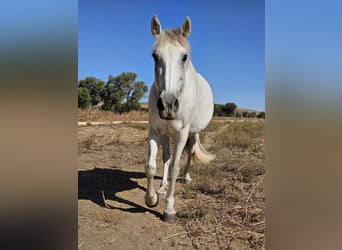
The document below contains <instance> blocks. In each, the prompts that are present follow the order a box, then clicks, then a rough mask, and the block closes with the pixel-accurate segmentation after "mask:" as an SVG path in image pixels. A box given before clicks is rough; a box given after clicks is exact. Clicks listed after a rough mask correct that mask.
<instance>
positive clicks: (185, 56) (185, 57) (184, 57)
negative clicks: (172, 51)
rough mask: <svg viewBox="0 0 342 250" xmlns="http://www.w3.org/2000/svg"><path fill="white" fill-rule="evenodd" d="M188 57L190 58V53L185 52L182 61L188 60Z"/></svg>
mask: <svg viewBox="0 0 342 250" xmlns="http://www.w3.org/2000/svg"><path fill="white" fill-rule="evenodd" d="M186 59H188V55H186V54H184V55H183V57H182V62H183V63H184V62H185V61H186Z"/></svg>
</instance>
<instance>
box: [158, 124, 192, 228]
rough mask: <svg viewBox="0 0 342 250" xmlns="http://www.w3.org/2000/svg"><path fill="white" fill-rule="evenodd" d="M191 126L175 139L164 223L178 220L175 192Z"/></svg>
mask: <svg viewBox="0 0 342 250" xmlns="http://www.w3.org/2000/svg"><path fill="white" fill-rule="evenodd" d="M188 135H189V125H188V126H186V127H185V128H183V129H182V130H181V131H180V132H179V133H177V134H176V137H175V150H174V155H173V158H172V161H171V164H170V189H169V190H168V193H167V196H166V209H165V211H164V218H163V219H164V221H167V222H174V221H175V219H176V211H175V209H174V208H173V204H174V191H175V186H176V180H177V177H178V174H179V160H180V157H181V154H182V151H183V149H184V146H185V144H186V141H187V139H188Z"/></svg>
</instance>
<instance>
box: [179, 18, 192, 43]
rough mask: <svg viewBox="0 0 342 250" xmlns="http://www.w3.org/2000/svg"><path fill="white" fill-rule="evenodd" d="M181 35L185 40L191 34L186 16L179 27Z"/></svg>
mask: <svg viewBox="0 0 342 250" xmlns="http://www.w3.org/2000/svg"><path fill="white" fill-rule="evenodd" d="M180 32H181V34H182V35H183V36H184V37H185V38H187V37H188V36H189V35H190V32H191V21H190V18H189V17H188V16H187V17H186V18H185V21H184V22H183V24H182V26H181V27H180Z"/></svg>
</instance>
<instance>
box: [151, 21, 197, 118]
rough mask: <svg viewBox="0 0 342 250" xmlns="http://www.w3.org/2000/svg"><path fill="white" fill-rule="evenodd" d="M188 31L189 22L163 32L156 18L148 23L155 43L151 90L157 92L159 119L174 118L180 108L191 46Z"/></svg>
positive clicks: (189, 28)
mask: <svg viewBox="0 0 342 250" xmlns="http://www.w3.org/2000/svg"><path fill="white" fill-rule="evenodd" d="M190 31H191V21H190V19H189V17H186V19H185V21H184V22H183V24H182V25H181V27H180V28H178V29H168V30H162V28H161V25H160V22H159V20H158V18H157V17H156V16H154V17H153V18H152V21H151V32H152V35H153V36H154V37H155V39H156V42H155V44H154V46H153V53H152V57H153V59H154V75H155V77H154V78H155V82H154V86H155V87H156V89H157V91H158V95H159V98H158V100H157V103H156V105H157V108H158V111H159V116H160V118H162V119H168V120H173V119H175V118H176V115H177V112H178V111H179V107H180V105H182V104H181V103H180V101H179V96H180V95H181V94H182V91H183V88H184V84H185V78H186V70H187V69H188V67H189V64H191V62H190V58H189V56H190V45H189V43H188V41H187V38H188V37H189V35H190Z"/></svg>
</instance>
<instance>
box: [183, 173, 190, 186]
mask: <svg viewBox="0 0 342 250" xmlns="http://www.w3.org/2000/svg"><path fill="white" fill-rule="evenodd" d="M184 179H185V183H186V184H189V183H190V182H191V181H192V179H191V177H190V174H189V173H187V174H186V175H185V178H184Z"/></svg>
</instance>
